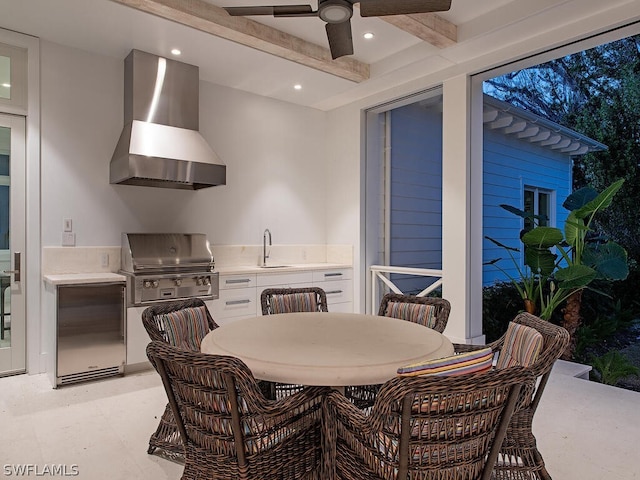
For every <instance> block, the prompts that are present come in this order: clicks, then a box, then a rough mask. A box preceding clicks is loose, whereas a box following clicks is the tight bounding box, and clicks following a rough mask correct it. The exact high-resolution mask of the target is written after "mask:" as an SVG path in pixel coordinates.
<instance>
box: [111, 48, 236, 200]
mask: <svg viewBox="0 0 640 480" xmlns="http://www.w3.org/2000/svg"><path fill="white" fill-rule="evenodd" d="M198 72H199V69H198V67H196V66H194V65H188V64H186V63H182V62H177V61H175V60H169V59H166V58H163V57H158V56H156V55H152V54H150V53H146V52H142V51H140V50H132V51H131V53H130V54H129V55H128V56H127V58H126V59H125V62H124V129H123V131H122V134H121V135H120V140H118V144H117V146H116V149H115V152H114V153H113V157H112V158H111V167H110V183H115V184H124V185H142V186H147V187H162V188H179V189H187V190H197V189H200V188H206V187H212V186H214V185H225V184H226V166H225V165H224V164H223V163H222V161H220V159H219V158H218V155H216V153H215V152H214V151H213V150H212V149H211V147H210V146H209V144H208V143H207V142H206V140H205V139H204V138H202V135H200V132H199V131H198V128H199V118H198V102H199V74H198Z"/></svg>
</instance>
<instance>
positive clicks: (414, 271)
mask: <svg viewBox="0 0 640 480" xmlns="http://www.w3.org/2000/svg"><path fill="white" fill-rule="evenodd" d="M370 270H371V312H372V313H374V314H375V313H376V312H377V311H378V305H379V304H380V298H379V295H380V292H379V282H378V281H377V280H380V281H381V282H382V283H384V284H385V285H386V286H387V287H389V289H390V290H391V291H392V292H394V293H399V294H401V295H402V294H404V292H402V290H400V289H399V288H398V287H397V285H396V284H395V283H393V282H392V281H391V280H389V278H388V277H387V276H386V275H387V274H390V273H399V274H402V275H414V276H415V275H418V276H422V277H435V278H437V279H438V280H436V281H435V282H433V283H432V284H431V285H429V286H428V287H427V288H425V289H424V290H422V291H421V292H420V293H418V295H417V296H418V297H424V296H425V295H428V294H429V293H431V292H433V291H434V290H435V289H436V288H438V287H440V286H441V285H442V270H433V269H430V268H410V267H392V266H389V265H371V267H370Z"/></svg>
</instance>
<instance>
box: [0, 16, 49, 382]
mask: <svg viewBox="0 0 640 480" xmlns="http://www.w3.org/2000/svg"><path fill="white" fill-rule="evenodd" d="M0 43H4V44H7V45H12V46H15V47H21V48H25V49H26V50H27V64H26V67H27V79H26V81H27V95H26V98H25V100H24V103H23V104H20V105H15V106H14V105H3V106H2V107H0V113H8V114H13V115H21V116H24V117H25V118H26V142H25V146H26V157H25V160H26V164H25V168H26V174H25V188H26V210H25V229H26V246H25V251H24V254H23V256H22V265H23V268H22V288H23V294H24V296H25V299H26V310H25V315H26V355H27V358H26V361H27V365H26V371H27V373H29V374H36V373H43V372H45V371H46V366H47V357H48V355H49V354H51V352H47V349H46V347H43V345H47V342H46V336H47V333H46V332H42V328H43V323H44V322H43V321H42V319H41V318H42V315H41V312H42V306H41V298H42V292H43V290H44V284H43V281H42V270H41V240H40V237H41V234H40V231H41V227H40V211H41V207H40V115H41V114H40V39H39V38H37V37H33V36H30V35H25V34H22V33H17V32H12V31H10V30H3V29H1V28H0ZM49 333H50V332H49Z"/></svg>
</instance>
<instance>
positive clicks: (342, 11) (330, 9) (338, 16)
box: [318, 0, 353, 23]
mask: <svg viewBox="0 0 640 480" xmlns="http://www.w3.org/2000/svg"><path fill="white" fill-rule="evenodd" d="M352 15H353V8H352V7H351V3H349V2H347V1H344V0H326V1H325V2H323V3H322V5H320V7H319V9H318V16H319V17H320V18H321V19H322V20H324V21H325V22H327V23H342V22H346V21H347V20H349V19H350V18H351V16H352Z"/></svg>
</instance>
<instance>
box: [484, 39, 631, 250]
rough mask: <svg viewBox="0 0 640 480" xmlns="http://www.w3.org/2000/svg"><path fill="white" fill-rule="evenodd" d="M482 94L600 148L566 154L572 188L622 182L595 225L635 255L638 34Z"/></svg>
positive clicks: (519, 74) (510, 78)
mask: <svg viewBox="0 0 640 480" xmlns="http://www.w3.org/2000/svg"><path fill="white" fill-rule="evenodd" d="M485 92H486V93H488V94H490V95H492V96H494V97H496V98H499V99H501V100H504V101H506V102H509V103H511V104H513V105H516V106H518V107H521V108H524V109H525V110H529V111H531V112H533V113H535V114H538V115H541V116H543V117H546V118H548V119H550V120H552V121H554V122H556V123H559V124H562V125H564V126H566V127H569V128H572V129H574V130H576V131H578V132H580V133H582V134H584V135H586V136H588V137H591V138H593V139H594V140H597V141H599V142H601V143H603V144H605V145H606V146H607V147H608V150H606V151H603V152H594V153H590V154H587V155H585V156H582V157H576V158H575V159H574V172H573V173H574V175H573V177H574V185H573V187H574V189H576V190H577V189H579V188H582V187H584V186H587V185H590V186H592V187H593V188H595V189H596V190H598V191H600V190H603V189H604V188H605V187H606V186H607V185H610V184H611V183H613V182H614V181H615V180H616V179H619V178H624V179H625V184H624V187H623V188H622V190H621V191H620V193H619V194H618V196H617V197H616V202H615V204H614V205H612V206H611V207H610V208H609V209H608V210H607V214H606V216H605V215H602V216H599V217H598V218H597V219H596V220H595V222H596V229H597V230H599V231H602V232H603V233H604V234H605V235H606V236H607V237H609V238H611V239H613V240H615V241H617V242H618V243H620V244H622V245H624V246H625V247H626V248H627V251H628V253H629V257H630V258H631V259H634V260H635V261H636V262H639V261H640V235H638V225H640V208H638V199H640V172H639V170H640V166H639V163H640V35H637V36H634V37H628V38H625V39H622V40H618V41H615V42H612V43H608V44H604V45H600V46H597V47H595V48H592V49H590V50H585V51H582V52H578V53H575V54H572V55H568V56H565V57H561V58H558V59H556V60H552V61H550V62H547V63H544V64H541V65H537V66H535V67H531V68H528V69H524V70H519V71H515V72H512V73H509V74H506V75H503V76H501V77H496V78H494V79H491V80H489V81H487V82H485Z"/></svg>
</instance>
